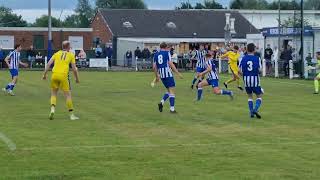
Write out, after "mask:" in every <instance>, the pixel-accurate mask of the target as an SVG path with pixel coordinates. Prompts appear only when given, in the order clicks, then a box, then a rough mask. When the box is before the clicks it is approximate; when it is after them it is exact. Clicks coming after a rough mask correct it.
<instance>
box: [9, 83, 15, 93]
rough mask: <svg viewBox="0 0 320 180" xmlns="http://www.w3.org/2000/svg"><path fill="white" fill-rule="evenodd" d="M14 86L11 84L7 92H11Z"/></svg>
mask: <svg viewBox="0 0 320 180" xmlns="http://www.w3.org/2000/svg"><path fill="white" fill-rule="evenodd" d="M14 86H15V84H13V83H11V85H10V88H9V90H10V91H13V89H14Z"/></svg>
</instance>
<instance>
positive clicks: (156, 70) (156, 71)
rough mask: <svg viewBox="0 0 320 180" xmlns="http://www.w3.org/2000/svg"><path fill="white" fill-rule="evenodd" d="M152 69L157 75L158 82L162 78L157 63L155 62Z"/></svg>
mask: <svg viewBox="0 0 320 180" xmlns="http://www.w3.org/2000/svg"><path fill="white" fill-rule="evenodd" d="M152 69H153V72H154V75H155V77H156V82H158V81H159V80H160V75H159V73H158V68H157V65H156V63H153V67H152Z"/></svg>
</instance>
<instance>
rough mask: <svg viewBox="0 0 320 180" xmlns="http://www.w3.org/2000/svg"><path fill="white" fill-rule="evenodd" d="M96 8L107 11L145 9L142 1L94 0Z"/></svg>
mask: <svg viewBox="0 0 320 180" xmlns="http://www.w3.org/2000/svg"><path fill="white" fill-rule="evenodd" d="M96 7H97V8H108V9H147V6H146V4H145V3H144V2H143V1H142V0H96Z"/></svg>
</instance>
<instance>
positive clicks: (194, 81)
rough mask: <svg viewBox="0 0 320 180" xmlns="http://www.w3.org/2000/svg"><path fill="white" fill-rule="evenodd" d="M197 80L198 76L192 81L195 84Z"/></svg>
mask: <svg viewBox="0 0 320 180" xmlns="http://www.w3.org/2000/svg"><path fill="white" fill-rule="evenodd" d="M197 80H198V78H196V77H195V78H194V79H193V81H192V85H194V84H195V83H196V82H197Z"/></svg>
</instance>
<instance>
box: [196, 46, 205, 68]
mask: <svg viewBox="0 0 320 180" xmlns="http://www.w3.org/2000/svg"><path fill="white" fill-rule="evenodd" d="M196 59H197V67H199V68H206V60H205V51H199V50H197V51H196Z"/></svg>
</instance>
